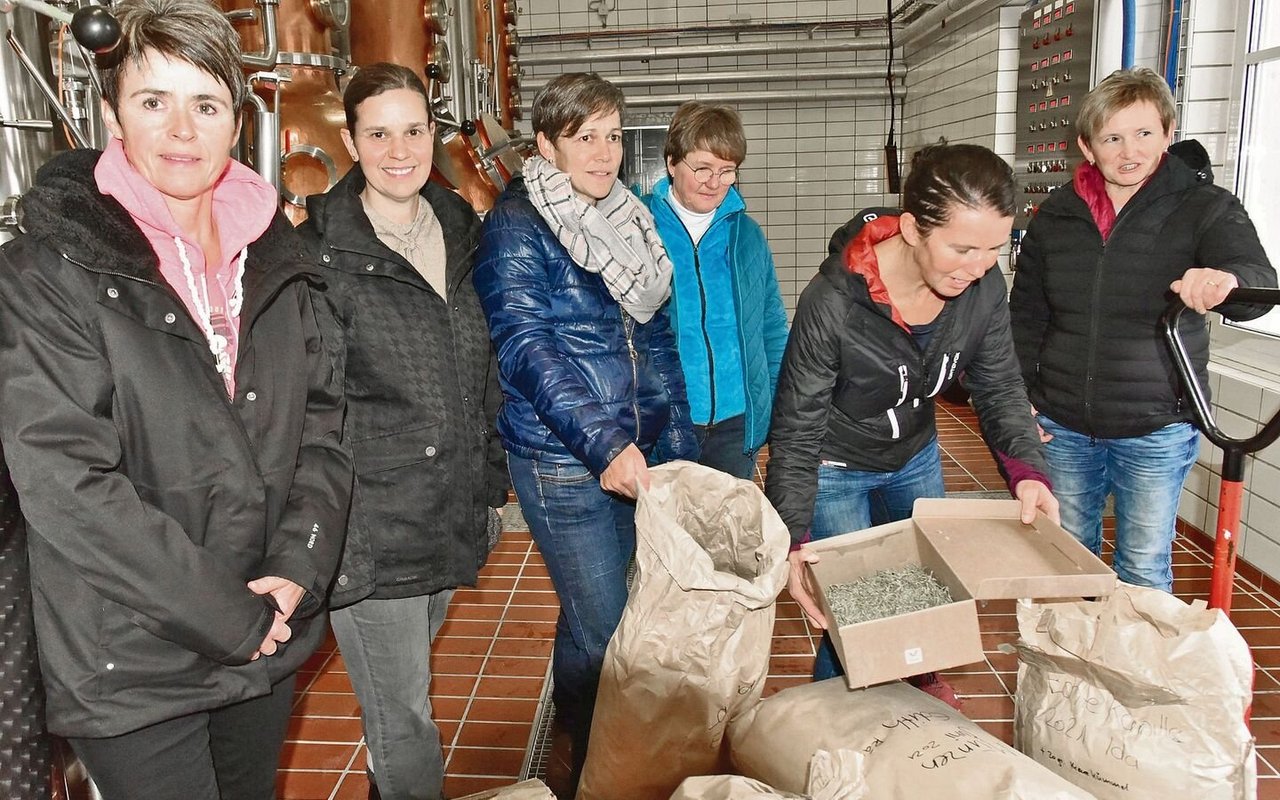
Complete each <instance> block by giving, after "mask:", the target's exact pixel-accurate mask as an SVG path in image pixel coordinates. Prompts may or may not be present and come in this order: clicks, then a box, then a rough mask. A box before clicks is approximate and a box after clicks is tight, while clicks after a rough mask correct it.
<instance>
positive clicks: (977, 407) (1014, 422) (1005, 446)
mask: <svg viewBox="0 0 1280 800" xmlns="http://www.w3.org/2000/svg"><path fill="white" fill-rule="evenodd" d="M973 290H980V291H981V292H982V295H981V297H980V302H981V303H982V305H983V306H984V307H983V308H980V309H978V310H977V316H976V317H975V322H976V324H979V325H981V326H982V327H983V333H982V339H981V342H980V343H979V346H978V350H977V351H976V352H975V353H974V354H973V358H971V359H970V360H969V362H968V363H967V364H966V365H965V388H967V389H968V390H969V393H970V396H971V397H972V398H973V408H974V411H975V412H976V413H977V416H978V426H979V427H980V428H981V429H982V438H983V439H985V440H986V442H987V445H988V446H989V447H990V448H991V449H992V450H993V451H994V452H995V453H996V457H997V460H999V461H1001V462H1002V463H1001V465H1002V467H1005V477H1006V479H1007V480H1010V481H1011V483H1010V486H1009V488H1010V489H1011V490H1012V489H1013V488H1014V485H1013V482H1015V481H1017V480H1019V479H1021V478H1027V477H1032V478H1034V479H1037V480H1040V481H1041V482H1043V483H1046V484H1048V479H1047V478H1046V477H1045V476H1046V475H1047V474H1048V465H1047V464H1046V463H1045V460H1044V455H1043V452H1042V446H1041V444H1040V435H1039V433H1038V432H1037V431H1036V424H1035V419H1034V418H1033V417H1032V416H1031V402H1030V401H1029V400H1027V390H1026V387H1025V386H1024V385H1023V382H1022V376H1021V375H1020V374H1019V371H1018V359H1017V356H1016V355H1015V354H1014V346H1013V339H1012V337H1011V335H1010V333H1009V306H1008V304H1007V303H1006V302H1005V283H1004V276H1003V275H1001V274H1000V271H999V270H998V269H992V270H991V271H990V272H988V273H987V274H986V276H984V277H983V279H982V282H981V284H980V285H979V286H976V287H974V289H973ZM973 290H971V291H973ZM1009 459H1014V460H1016V461H1018V462H1021V463H1022V464H1023V465H1026V466H1029V467H1030V468H1031V470H1033V471H1034V473H1038V474H1028V473H1027V472H1026V470H1025V469H1009V468H1008V467H1009V465H1008V464H1007V461H1008V460H1009Z"/></svg>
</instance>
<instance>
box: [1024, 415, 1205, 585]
mask: <svg viewBox="0 0 1280 800" xmlns="http://www.w3.org/2000/svg"><path fill="white" fill-rule="evenodd" d="M1039 421H1040V426H1041V427H1042V428H1044V430H1045V432H1046V433H1050V434H1052V435H1053V440H1052V441H1050V442H1049V443H1048V444H1046V445H1045V453H1044V454H1045V458H1046V459H1047V460H1048V462H1049V477H1050V478H1051V479H1052V480H1053V494H1054V496H1055V497H1057V498H1058V504H1059V508H1060V509H1061V513H1062V527H1064V528H1066V529H1067V530H1068V531H1070V532H1071V534H1072V535H1073V536H1075V537H1076V538H1077V539H1079V540H1080V542H1081V543H1082V544H1084V546H1085V547H1088V548H1089V549H1090V550H1092V551H1093V552H1094V553H1095V554H1101V552H1102V510H1103V507H1104V506H1105V505H1106V501H1107V495H1109V494H1112V495H1115V499H1116V504H1115V508H1116V554H1115V560H1114V562H1113V564H1112V566H1113V568H1114V569H1115V571H1116V575H1118V576H1119V577H1120V580H1122V581H1124V582H1125V583H1132V584H1135V585H1137V586H1150V587H1152V588H1155V589H1163V590H1164V591H1166V592H1167V591H1170V590H1171V589H1172V588H1173V553H1172V549H1173V537H1174V533H1175V528H1174V525H1175V524H1176V522H1177V519H1178V500H1179V498H1180V497H1181V496H1182V484H1183V482H1184V481H1185V480H1186V479H1187V473H1188V472H1190V471H1191V466H1192V465H1193V464H1195V462H1196V455H1197V454H1198V453H1199V451H1200V433H1199V431H1197V430H1196V428H1195V426H1193V425H1191V424H1190V423H1186V422H1180V423H1176V424H1174V425H1167V426H1165V427H1163V428H1161V429H1160V430H1158V431H1154V432H1152V433H1148V434H1147V435H1145V436H1134V437H1130V438H1124V439H1095V438H1093V437H1091V436H1086V435H1084V434H1082V433H1076V432H1075V431H1073V430H1071V429H1069V428H1064V427H1063V426H1061V425H1059V424H1058V423H1056V422H1054V421H1053V420H1051V419H1049V418H1048V417H1046V416H1044V415H1043V414H1041V415H1040V420H1039Z"/></svg>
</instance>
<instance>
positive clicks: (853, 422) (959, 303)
mask: <svg viewBox="0 0 1280 800" xmlns="http://www.w3.org/2000/svg"><path fill="white" fill-rule="evenodd" d="M884 211H885V209H875V210H870V211H866V212H863V213H862V214H860V215H859V216H858V217H857V218H855V222H854V223H851V224H850V225H846V226H845V227H844V228H842V229H841V231H839V232H837V236H847V237H848V238H850V239H851V238H853V236H856V235H857V233H858V232H859V230H860V229H861V228H862V227H863V226H864V225H865V224H866V223H868V222H870V221H871V220H873V219H876V218H877V217H881V216H884ZM961 372H964V373H965V386H966V387H967V388H968V389H969V391H970V392H971V394H972V396H973V403H974V408H975V410H976V411H977V414H978V421H979V424H980V426H981V428H982V434H983V437H984V438H985V439H986V441H987V443H988V444H989V445H990V446H991V448H992V449H993V450H995V451H996V453H997V454H998V457H1000V458H1001V459H1002V460H1003V461H1004V463H1003V464H1002V466H1004V467H1010V466H1012V463H1011V462H1012V461H1017V462H1022V465H1024V466H1021V467H1019V469H1018V472H1019V474H1020V475H1022V476H1025V475H1027V474H1028V473H1027V472H1026V469H1025V467H1030V469H1031V470H1034V471H1035V472H1037V473H1039V474H1040V475H1044V474H1045V473H1046V472H1047V467H1046V465H1045V462H1044V459H1043V457H1042V455H1041V451H1040V440H1039V437H1038V436H1037V434H1036V429H1035V425H1034V422H1033V420H1032V418H1031V412H1030V408H1029V407H1028V405H1027V396H1026V392H1025V391H1024V390H1023V386H1022V382H1021V380H1020V378H1019V375H1018V363H1017V360H1016V358H1015V357H1014V352H1013V342H1012V340H1011V338H1010V336H1009V311H1008V305H1007V304H1006V302H1005V282H1004V278H1003V276H1002V275H1001V274H1000V270H998V269H991V270H989V271H988V272H987V273H986V275H984V276H983V277H982V279H981V280H979V281H978V282H977V283H975V284H973V285H972V286H970V287H969V288H968V289H966V290H965V291H964V292H963V293H962V294H960V295H959V296H958V297H955V298H952V299H950V300H948V301H947V302H946V303H945V304H944V305H943V308H942V312H941V313H940V314H939V315H938V318H937V321H936V328H935V330H934V332H933V335H932V337H931V338H930V339H929V344H928V347H927V348H926V349H925V351H924V352H923V353H922V352H921V351H920V349H919V347H917V346H916V343H915V340H914V339H913V338H912V336H911V334H910V333H908V332H907V331H906V330H904V329H903V328H902V327H901V326H899V325H898V324H897V323H896V322H894V320H893V317H892V315H891V312H890V309H889V307H888V306H887V305H884V304H881V303H878V302H876V301H875V300H873V299H872V297H871V293H870V290H869V289H868V285H867V280H866V278H864V277H863V276H862V275H861V274H858V273H855V272H852V271H850V269H849V268H848V267H847V266H846V254H845V253H843V252H842V253H840V254H838V255H832V256H829V257H828V258H827V260H826V261H824V262H823V263H822V266H821V267H820V268H819V270H818V274H817V275H816V276H814V278H813V280H811V281H810V282H809V285H808V287H806V288H805V290H804V292H803V293H802V294H801V296H800V302H799V304H798V305H797V307H796V314H795V319H794V321H793V322H792V324H791V338H790V340H789V341H788V342H787V352H786V356H785V357H784V358H783V361H782V374H781V375H780V376H779V378H778V395H777V397H775V398H774V403H773V427H772V431H771V433H770V435H769V453H770V460H769V469H768V471H767V474H766V494H767V495H768V497H769V501H770V502H771V503H773V505H774V507H775V508H777V510H778V514H779V515H780V516H781V517H782V520H783V522H785V523H786V524H787V527H788V528H789V529H790V531H791V537H792V540H793V541H801V540H803V539H804V537H805V536H807V534H808V531H809V526H810V524H811V523H812V521H813V504H814V498H815V497H816V495H817V489H818V465H819V462H820V461H823V460H830V461H835V462H839V463H842V464H844V465H845V466H846V467H847V468H848V469H854V470H863V471H867V472H892V471H894V470H897V469H900V468H902V466H903V465H905V464H906V463H907V461H908V460H910V459H911V457H912V456H914V455H915V454H916V453H918V452H920V450H921V448H923V447H924V446H925V445H927V444H928V443H929V442H930V441H931V440H932V439H933V437H934V436H936V435H937V428H936V425H935V421H934V400H933V398H934V397H935V396H937V395H938V394H939V393H940V392H942V391H943V390H944V389H946V388H947V387H948V386H950V385H951V384H952V383H954V382H955V380H956V378H957V376H959V375H960V373H961Z"/></svg>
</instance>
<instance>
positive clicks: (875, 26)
mask: <svg viewBox="0 0 1280 800" xmlns="http://www.w3.org/2000/svg"><path fill="white" fill-rule="evenodd" d="M884 28H885V21H884V20H883V19H847V20H826V21H823V22H748V23H743V24H738V25H684V26H676V25H663V26H653V27H647V28H605V29H603V30H600V29H598V28H597V29H592V30H587V31H568V32H566V33H542V34H528V35H526V36H525V37H524V41H526V42H528V43H529V44H533V45H539V44H559V43H562V42H581V41H588V40H589V41H599V40H601V39H628V38H637V37H643V36H669V35H679V36H717V35H720V36H738V35H741V34H744V33H745V34H748V35H751V34H771V33H796V32H801V33H808V34H813V33H817V32H819V31H850V30H851V31H866V30H883V29H884Z"/></svg>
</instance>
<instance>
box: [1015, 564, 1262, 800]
mask: <svg viewBox="0 0 1280 800" xmlns="http://www.w3.org/2000/svg"><path fill="white" fill-rule="evenodd" d="M1018 629H1019V631H1020V632H1021V634H1022V641H1021V642H1019V644H1018V647H1017V649H1018V657H1019V661H1020V663H1019V666H1018V691H1017V694H1016V696H1015V697H1014V702H1015V705H1016V707H1017V711H1016V715H1015V719H1014V742H1015V744H1017V746H1018V748H1019V749H1020V750H1022V751H1023V752H1024V753H1026V754H1028V755H1030V756H1031V757H1032V758H1035V759H1036V760H1037V761H1039V762H1040V763H1042V764H1044V765H1046V766H1047V767H1049V768H1050V769H1052V770H1053V771H1055V772H1057V773H1058V774H1060V775H1062V776H1063V777H1065V778H1067V779H1068V780H1070V781H1072V782H1074V783H1076V784H1078V785H1079V786H1083V787H1085V788H1086V789H1088V790H1089V791H1091V792H1093V793H1094V794H1095V795H1097V796H1098V797H1099V798H1104V800H1106V799H1108V798H1159V800H1166V798H1171V797H1194V798H1196V800H1216V799H1217V798H1222V800H1226V799H1227V798H1231V800H1238V799H1240V798H1252V797H1255V796H1256V794H1257V775H1256V770H1257V767H1256V765H1255V763H1254V751H1253V738H1252V737H1251V736H1250V734H1249V729H1248V727H1247V726H1246V725H1245V722H1244V715H1245V709H1246V708H1247V706H1248V705H1249V702H1250V700H1251V698H1252V694H1253V691H1252V685H1253V659H1252V657H1251V656H1250V654H1249V647H1248V645H1247V644H1245V641H1244V639H1243V638H1242V637H1241V636H1240V633H1239V631H1237V630H1236V629H1235V627H1234V626H1233V625H1232V624H1231V622H1230V621H1229V620H1228V619H1227V618H1226V616H1224V615H1223V614H1222V612H1220V611H1217V610H1211V609H1207V608H1205V605H1204V602H1203V601H1197V602H1196V603H1195V604H1193V605H1187V604H1186V603H1184V602H1182V601H1181V600H1179V599H1178V598H1176V597H1174V596H1172V595H1169V594H1166V593H1164V592H1161V591H1157V590H1155V589H1146V588H1142V587H1137V586H1129V585H1127V584H1120V587H1119V589H1118V590H1117V591H1116V593H1115V594H1113V595H1111V597H1110V598H1108V599H1106V600H1104V601H1100V602H1074V603H1052V604H1043V605H1041V604H1035V603H1026V602H1024V603H1020V604H1019V608H1018Z"/></svg>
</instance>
